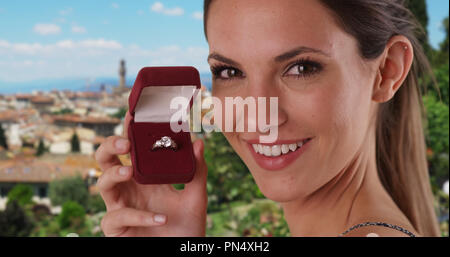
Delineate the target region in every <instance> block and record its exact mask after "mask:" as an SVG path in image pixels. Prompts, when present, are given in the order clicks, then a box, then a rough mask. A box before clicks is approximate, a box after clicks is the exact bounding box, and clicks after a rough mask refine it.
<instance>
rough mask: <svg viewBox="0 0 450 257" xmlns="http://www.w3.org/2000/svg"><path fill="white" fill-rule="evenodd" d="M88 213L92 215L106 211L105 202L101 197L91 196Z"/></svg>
mask: <svg viewBox="0 0 450 257" xmlns="http://www.w3.org/2000/svg"><path fill="white" fill-rule="evenodd" d="M87 206H88V207H87V208H86V211H87V212H88V213H90V214H94V213H99V212H102V211H106V206H105V202H104V201H103V199H102V197H101V196H100V195H92V196H89V198H88V201H87Z"/></svg>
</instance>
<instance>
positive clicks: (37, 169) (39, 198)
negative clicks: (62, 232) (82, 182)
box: [0, 158, 90, 210]
mask: <svg viewBox="0 0 450 257" xmlns="http://www.w3.org/2000/svg"><path fill="white" fill-rule="evenodd" d="M89 170H90V169H89V168H87V167H77V166H74V165H65V164H64V163H62V164H55V163H48V162H45V161H41V160H38V159H36V158H30V159H22V158H17V159H11V160H7V161H2V162H0V209H1V210H3V209H4V208H5V207H6V202H7V195H8V193H9V191H10V190H11V189H12V188H13V187H14V186H15V185H17V184H27V185H29V186H31V188H32V189H33V191H34V196H33V201H34V202H36V203H40V204H45V205H48V206H51V203H50V199H49V198H48V189H49V188H48V187H49V183H50V182H51V181H53V180H56V179H61V178H64V177H69V176H76V175H77V174H78V175H80V176H81V177H82V178H83V179H87V176H88V174H89Z"/></svg>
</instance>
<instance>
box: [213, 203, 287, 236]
mask: <svg viewBox="0 0 450 257" xmlns="http://www.w3.org/2000/svg"><path fill="white" fill-rule="evenodd" d="M206 235H207V236H289V235H290V233H289V228H288V226H287V223H286V220H285V219H284V218H283V213H282V210H281V208H280V207H279V205H278V204H276V203H275V202H273V201H270V200H255V201H253V202H251V203H249V204H244V205H242V203H241V205H234V206H233V208H230V209H228V210H224V211H220V212H215V213H210V214H208V218H207V228H206Z"/></svg>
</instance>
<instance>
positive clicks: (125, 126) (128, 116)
mask: <svg viewBox="0 0 450 257" xmlns="http://www.w3.org/2000/svg"><path fill="white" fill-rule="evenodd" d="M130 121H131V114H130V110H128V111H127V113H126V114H125V119H124V121H123V133H122V136H123V137H125V138H128V126H129V125H130Z"/></svg>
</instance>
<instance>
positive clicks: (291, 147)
mask: <svg viewBox="0 0 450 257" xmlns="http://www.w3.org/2000/svg"><path fill="white" fill-rule="evenodd" d="M295 149H297V144H289V150H291V151H292V152H293V151H295Z"/></svg>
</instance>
